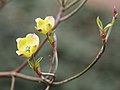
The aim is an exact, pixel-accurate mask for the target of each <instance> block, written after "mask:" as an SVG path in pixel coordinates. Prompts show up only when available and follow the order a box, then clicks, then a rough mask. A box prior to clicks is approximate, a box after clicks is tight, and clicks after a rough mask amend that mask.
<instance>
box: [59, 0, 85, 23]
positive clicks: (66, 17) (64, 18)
mask: <svg viewBox="0 0 120 90" xmlns="http://www.w3.org/2000/svg"><path fill="white" fill-rule="evenodd" d="M86 2H87V0H83V1H82V2H81V3H80V4H79V6H78V7H77V8H76V9H74V10H73V11H72V12H71V13H69V14H67V15H66V16H64V17H62V18H61V19H60V21H64V20H67V19H68V18H70V17H71V16H73V15H74V14H75V13H77V12H78V11H79V9H81V8H82V7H83V5H84V4H85V3H86Z"/></svg>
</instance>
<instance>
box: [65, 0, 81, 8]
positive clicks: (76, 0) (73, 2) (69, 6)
mask: <svg viewBox="0 0 120 90" xmlns="http://www.w3.org/2000/svg"><path fill="white" fill-rule="evenodd" d="M79 1H80V0H74V1H72V2H71V3H70V4H68V5H66V7H65V10H67V9H69V8H71V7H72V6H74V5H75V4H77V3H78V2H79Z"/></svg>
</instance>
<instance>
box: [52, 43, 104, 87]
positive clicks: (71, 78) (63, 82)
mask: <svg viewBox="0 0 120 90" xmlns="http://www.w3.org/2000/svg"><path fill="white" fill-rule="evenodd" d="M104 51H105V44H103V45H102V47H101V49H100V51H99V53H98V54H97V56H96V57H95V59H94V60H93V61H92V63H90V64H89V65H88V66H87V67H86V68H85V69H84V70H82V71H81V72H80V73H78V74H76V75H74V76H72V77H70V78H68V79H65V80H62V81H59V82H53V84H54V85H60V84H65V83H68V82H70V81H72V80H74V79H76V78H79V77H80V76H82V75H83V74H85V73H86V72H87V71H88V70H89V69H91V68H92V67H93V66H94V65H95V64H96V62H97V61H98V60H99V59H100V58H101V56H102V55H103V53H104Z"/></svg>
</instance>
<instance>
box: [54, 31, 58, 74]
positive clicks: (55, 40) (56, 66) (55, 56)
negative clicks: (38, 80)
mask: <svg viewBox="0 0 120 90" xmlns="http://www.w3.org/2000/svg"><path fill="white" fill-rule="evenodd" d="M53 53H54V56H53V58H55V61H56V63H55V68H54V70H53V73H54V74H56V72H57V68H58V55H57V36H56V34H55V33H54V47H53Z"/></svg>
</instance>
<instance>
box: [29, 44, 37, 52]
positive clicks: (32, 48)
mask: <svg viewBox="0 0 120 90" xmlns="http://www.w3.org/2000/svg"><path fill="white" fill-rule="evenodd" d="M37 48H38V46H36V45H35V46H32V47H31V48H30V52H31V53H35V52H36V50H37Z"/></svg>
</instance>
